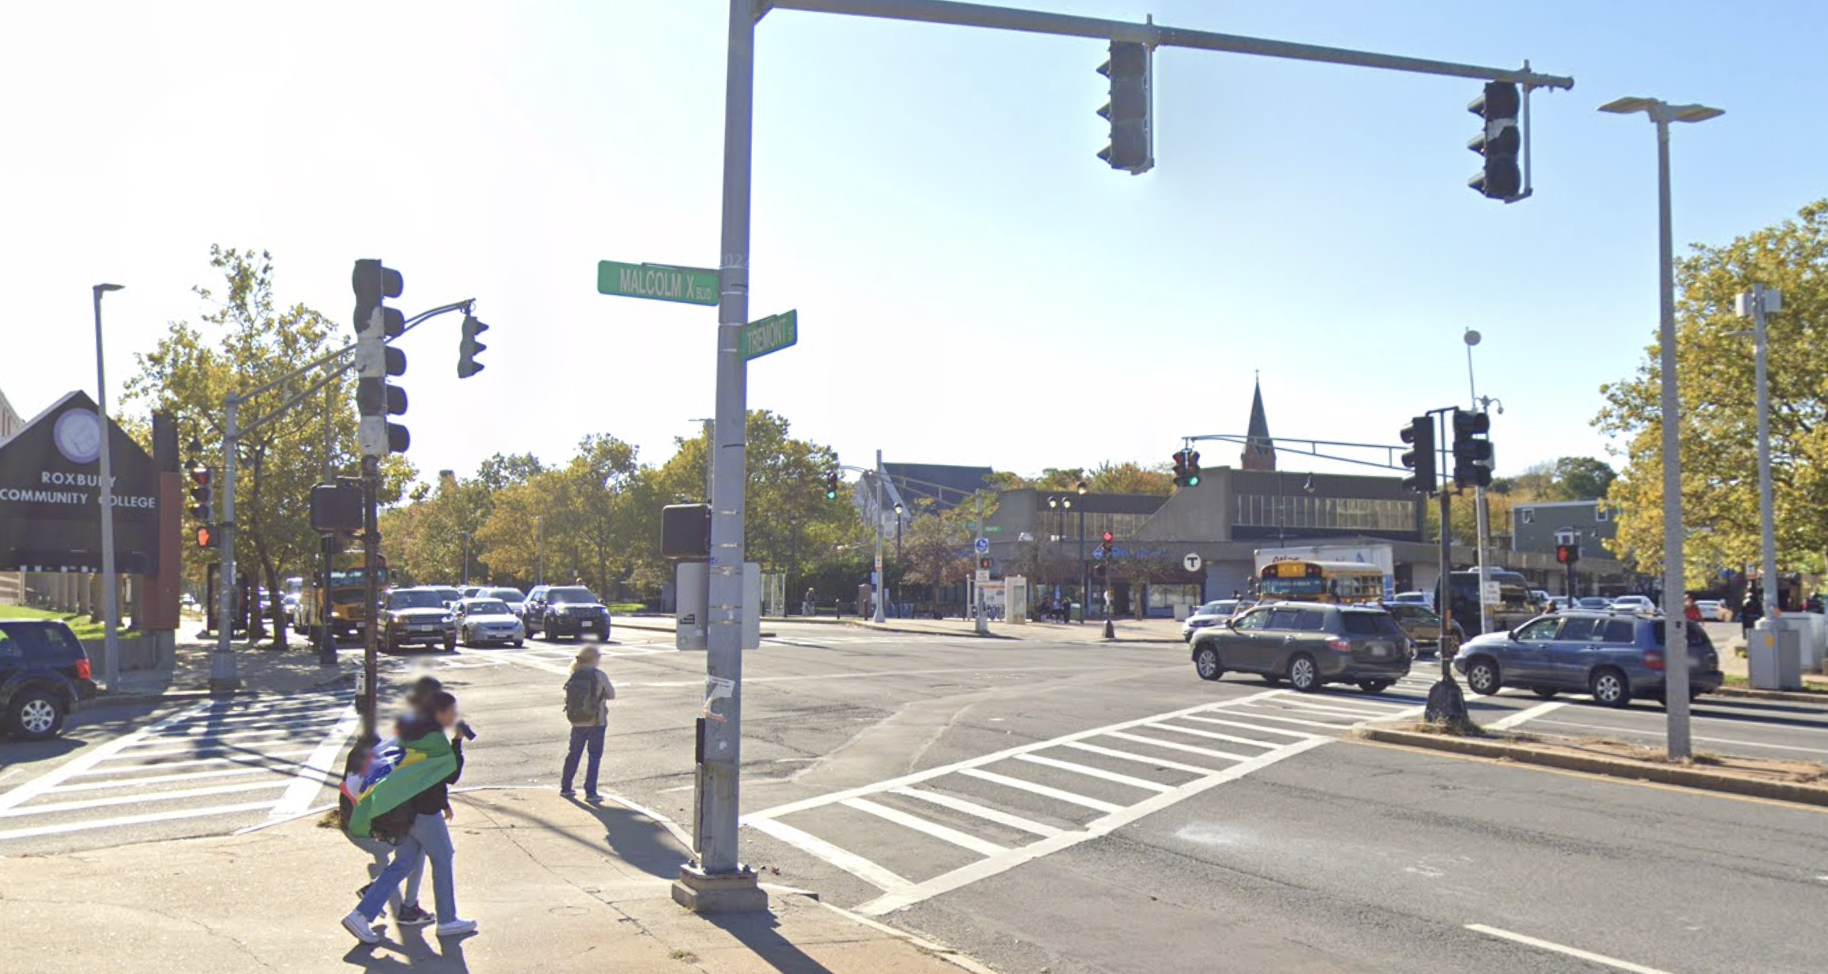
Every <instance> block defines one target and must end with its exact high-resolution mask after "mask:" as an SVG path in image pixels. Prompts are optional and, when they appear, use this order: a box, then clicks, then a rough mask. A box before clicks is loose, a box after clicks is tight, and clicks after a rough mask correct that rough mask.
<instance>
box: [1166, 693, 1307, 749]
mask: <svg viewBox="0 0 1828 974" xmlns="http://www.w3.org/2000/svg"><path fill="white" fill-rule="evenodd" d="M1270 692H1272V693H1274V692H1275V691H1273V690H1272V691H1270ZM1228 712H1229V711H1228ZM1250 716H1253V717H1254V716H1256V715H1255V714H1251V715H1250ZM1185 719H1187V720H1197V721H1199V722H1200V723H1202V724H1218V725H1219V726H1220V727H1236V728H1238V729H1239V730H1248V731H1260V732H1262V733H1264V734H1281V735H1282V736H1284V737H1293V738H1296V739H1299V740H1306V739H1307V738H1310V737H1321V736H1323V735H1320V734H1309V733H1308V732H1307V731H1292V730H1284V729H1282V728H1280V727H1263V726H1261V725H1258V724H1244V723H1239V722H1238V721H1235V720H1220V719H1219V718H1217V717H1201V716H1198V715H1195V714H1188V715H1187V717H1186V718H1185ZM1154 726H1157V727H1165V726H1167V725H1166V724H1156V725H1154ZM1317 726H1320V727H1334V725H1332V724H1319V725H1317ZM1335 729H1337V728H1335ZM1251 743H1253V744H1256V745H1258V746H1259V747H1281V746H1282V745H1279V744H1273V743H1270V742H1268V741H1252V742H1251Z"/></svg>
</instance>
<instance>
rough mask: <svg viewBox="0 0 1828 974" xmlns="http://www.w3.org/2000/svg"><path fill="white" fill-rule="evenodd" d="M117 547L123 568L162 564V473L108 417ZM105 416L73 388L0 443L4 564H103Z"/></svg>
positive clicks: (141, 569)
mask: <svg viewBox="0 0 1828 974" xmlns="http://www.w3.org/2000/svg"><path fill="white" fill-rule="evenodd" d="M108 425H109V433H110V435H111V437H112V438H111V439H110V440H109V446H110V450H111V452H110V454H109V460H110V466H111V467H112V468H113V472H114V552H115V559H114V560H115V566H116V570H117V571H118V572H120V573H121V574H128V575H150V574H153V573H154V572H155V571H156V570H157V569H158V564H159V559H158V554H159V551H158V543H159V533H158V519H159V517H158V515H159V510H158V488H157V485H158V477H157V474H156V471H155V469H154V467H153V463H152V458H151V457H149V456H147V455H146V451H145V450H142V449H140V445H139V444H138V443H135V442H134V441H133V438H132V437H129V436H128V435H127V434H126V433H124V432H122V431H121V429H120V427H118V426H115V425H114V424H113V423H109V424H108ZM101 438H102V424H101V416H100V415H99V414H97V413H96V411H95V401H94V400H92V399H90V398H89V397H88V395H86V394H84V393H81V392H72V393H70V394H69V395H67V396H65V397H63V398H62V399H60V400H58V401H57V403H56V404H55V405H53V406H52V407H51V408H49V409H47V410H45V411H44V412H42V413H40V414H39V415H38V417H37V418H36V419H33V420H32V421H31V422H30V423H28V424H26V426H25V428H24V429H21V430H20V431H19V433H18V434H17V435H16V436H14V437H13V438H12V439H9V440H7V441H6V442H4V443H0V571H51V572H56V571H99V570H100V569H101V567H102V563H101V552H102V527H101V506H100V505H101V443H102V439H101Z"/></svg>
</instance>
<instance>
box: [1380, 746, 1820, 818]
mask: <svg viewBox="0 0 1828 974" xmlns="http://www.w3.org/2000/svg"><path fill="white" fill-rule="evenodd" d="M1358 737H1359V738H1360V739H1362V740H1367V741H1376V742H1378V743H1380V744H1395V745H1398V746H1401V747H1413V748H1420V749H1423V750H1429V751H1446V752H1448V753H1451V754H1462V755H1468V756H1471V757H1480V758H1497V759H1499V760H1506V761H1517V762H1520V763H1523V764H1536V765H1542V766H1544V767H1550V768H1559V769H1561V770H1563V771H1580V772H1584V773H1586V774H1596V775H1604V776H1606V777H1609V778H1630V779H1632V780H1634V781H1653V782H1656V783H1658V784H1664V785H1680V786H1682V787H1684V788H1696V789H1700V790H1702V791H1717V792H1721V793H1724V794H1729V795H1744V796H1746V797H1750V798H1767V799H1771V800H1773V801H1783V802H1796V803H1798V804H1802V805H1819V806H1823V807H1828V788H1824V787H1821V786H1817V785H1802V784H1795V783H1792V782H1787V781H1760V780H1757V779H1753V778H1739V777H1734V776H1732V775H1725V774H1718V773H1715V772H1712V771H1702V770H1698V769H1696V768H1688V767H1676V766H1671V765H1659V764H1649V763H1641V762H1637V761H1622V760H1617V759H1613V758H1602V757H1593V756H1589V755H1584V754H1562V753H1559V752H1555V751H1543V750H1538V749H1536V748H1533V747H1530V746H1528V745H1526V744H1509V743H1503V742H1499V741H1491V740H1479V739H1477V738H1467V737H1446V736H1442V735H1439V734H1417V733H1414V732H1411V731H1400V730H1391V729H1388V728H1383V727H1361V728H1359V729H1358Z"/></svg>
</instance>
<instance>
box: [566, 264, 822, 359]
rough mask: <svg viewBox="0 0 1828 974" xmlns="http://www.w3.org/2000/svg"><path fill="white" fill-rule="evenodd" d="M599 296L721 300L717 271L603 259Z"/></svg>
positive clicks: (698, 301) (686, 301)
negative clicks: (718, 292) (718, 291)
mask: <svg viewBox="0 0 1828 974" xmlns="http://www.w3.org/2000/svg"><path fill="white" fill-rule="evenodd" d="M597 293H598V294H614V295H618V296H620V297H624V298H651V299H653V300H655V301H678V302H681V303H684V304H704V305H715V304H716V303H717V299H718V294H717V272H716V271H714V270H710V269H707V268H704V267H673V266H670V265H667V264H624V263H621V262H620V261H614V260H600V261H597ZM790 344H791V343H790Z"/></svg>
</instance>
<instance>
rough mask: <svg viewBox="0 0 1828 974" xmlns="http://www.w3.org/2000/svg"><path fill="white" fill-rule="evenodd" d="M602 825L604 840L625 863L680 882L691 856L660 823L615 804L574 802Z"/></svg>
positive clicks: (649, 873)
mask: <svg viewBox="0 0 1828 974" xmlns="http://www.w3.org/2000/svg"><path fill="white" fill-rule="evenodd" d="M571 801H572V803H573V804H575V805H577V806H578V807H579V808H582V809H584V810H586V811H588V812H590V814H591V815H592V816H593V817H594V818H596V820H597V821H598V822H599V823H601V824H602V826H603V831H604V836H603V838H604V839H605V840H606V841H607V842H608V843H609V848H610V850H611V851H613V852H614V853H615V854H616V856H617V857H618V858H620V859H621V860H622V861H623V862H626V863H628V864H629V865H631V866H634V867H635V868H637V869H639V870H641V871H642V872H644V873H647V874H648V875H650V876H657V877H660V878H661V879H677V878H678V877H679V867H681V866H683V865H685V864H686V861H687V860H688V859H690V858H691V853H690V852H689V851H688V850H686V849H685V848H683V847H681V846H680V845H679V843H678V842H677V841H676V840H675V839H674V838H673V834H672V833H671V832H668V831H667V830H666V828H665V827H664V826H662V825H661V824H660V823H659V822H656V821H654V820H653V819H651V818H648V817H647V816H646V815H643V814H641V813H640V812H635V811H630V810H629V809H626V808H621V807H619V806H615V805H591V804H588V803H585V802H581V801H578V800H577V799H571Z"/></svg>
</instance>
